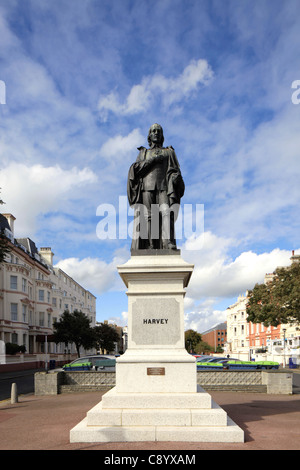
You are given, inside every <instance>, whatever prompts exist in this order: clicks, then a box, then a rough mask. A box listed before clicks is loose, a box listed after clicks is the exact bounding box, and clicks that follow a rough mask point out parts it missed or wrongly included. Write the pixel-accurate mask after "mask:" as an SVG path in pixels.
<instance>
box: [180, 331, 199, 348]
mask: <svg viewBox="0 0 300 470" xmlns="http://www.w3.org/2000/svg"><path fill="white" fill-rule="evenodd" d="M184 336H185V349H186V350H187V351H188V352H191V351H195V350H196V347H197V344H198V343H200V341H201V335H200V333H197V331H195V330H187V331H186V332H185V333H184Z"/></svg>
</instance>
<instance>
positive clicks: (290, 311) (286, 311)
mask: <svg viewBox="0 0 300 470" xmlns="http://www.w3.org/2000/svg"><path fill="white" fill-rule="evenodd" d="M247 315H248V317H247V320H248V321H250V322H252V323H263V324H264V325H265V326H269V325H272V326H278V325H279V324H282V323H300V263H293V264H292V265H291V266H289V267H288V268H277V269H276V271H275V273H274V278H273V281H271V282H269V283H267V284H256V285H255V287H254V288H253V290H251V291H249V302H248V304H247Z"/></svg>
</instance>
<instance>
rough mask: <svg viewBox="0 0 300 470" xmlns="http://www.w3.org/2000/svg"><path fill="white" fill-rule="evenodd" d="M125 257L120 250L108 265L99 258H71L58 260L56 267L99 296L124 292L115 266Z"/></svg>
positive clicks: (121, 262) (122, 261)
mask: <svg viewBox="0 0 300 470" xmlns="http://www.w3.org/2000/svg"><path fill="white" fill-rule="evenodd" d="M125 256H126V255H125V252H124V253H123V252H122V251H121V250H120V251H119V252H117V253H116V254H115V256H114V257H113V259H112V261H111V262H110V263H108V262H106V261H104V260H103V259H101V258H92V257H87V258H83V259H79V258H76V257H72V258H66V259H63V260H60V261H59V262H58V263H57V264H56V267H58V268H60V269H62V270H63V271H65V272H66V273H68V274H69V275H70V276H71V277H74V279H76V281H78V282H79V283H80V284H81V285H83V286H85V287H86V288H87V289H89V290H90V291H91V292H92V293H93V294H95V295H96V296H99V295H101V294H103V293H104V292H108V291H123V290H124V284H123V283H122V281H121V279H120V276H119V274H118V271H117V266H118V265H120V264H123V263H124V262H125V261H126V260H127V258H125ZM124 295H125V294H124Z"/></svg>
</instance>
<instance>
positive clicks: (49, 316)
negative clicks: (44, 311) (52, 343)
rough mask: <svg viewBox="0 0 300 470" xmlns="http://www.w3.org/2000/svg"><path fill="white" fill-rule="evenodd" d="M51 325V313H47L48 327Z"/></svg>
mask: <svg viewBox="0 0 300 470" xmlns="http://www.w3.org/2000/svg"><path fill="white" fill-rule="evenodd" d="M51 326H52V325H51V313H48V327H49V328H50V327H51Z"/></svg>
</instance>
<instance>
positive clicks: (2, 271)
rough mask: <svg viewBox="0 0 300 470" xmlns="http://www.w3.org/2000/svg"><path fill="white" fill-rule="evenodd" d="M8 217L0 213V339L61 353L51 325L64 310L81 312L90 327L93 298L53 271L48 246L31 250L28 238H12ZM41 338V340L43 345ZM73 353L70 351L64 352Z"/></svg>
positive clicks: (62, 349)
mask: <svg viewBox="0 0 300 470" xmlns="http://www.w3.org/2000/svg"><path fill="white" fill-rule="evenodd" d="M14 221H15V218H14V217H13V216H12V215H11V214H0V228H1V230H2V233H3V234H4V236H5V237H6V239H7V243H8V246H9V249H10V252H9V254H8V255H7V256H6V260H5V262H4V263H2V264H1V265H0V341H1V342H2V344H3V343H4V344H6V343H15V344H18V345H24V346H25V348H26V352H27V353H30V354H39V353H44V352H46V351H45V344H47V352H48V353H64V352H65V349H66V347H65V345H62V344H58V345H56V344H55V343H54V342H52V341H51V335H52V333H53V322H54V321H57V320H59V317H60V315H61V314H62V313H63V312H64V310H69V311H70V312H73V311H74V310H76V309H77V310H81V311H82V312H83V313H85V314H86V315H87V316H88V318H89V319H90V320H91V326H95V323H96V297H95V296H94V295H93V294H92V293H91V292H89V291H88V290H86V289H85V288H84V287H82V286H81V285H80V284H79V283H78V282H76V281H75V280H74V279H73V278H72V277H70V276H69V275H68V274H67V273H65V272H64V271H62V270H61V269H59V268H56V267H53V256H54V254H53V253H52V250H51V248H50V247H44V248H41V249H40V250H38V249H37V247H36V245H35V243H34V242H33V241H32V240H31V239H30V238H20V239H15V238H14ZM46 336H47V342H46ZM70 352H73V351H70Z"/></svg>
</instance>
